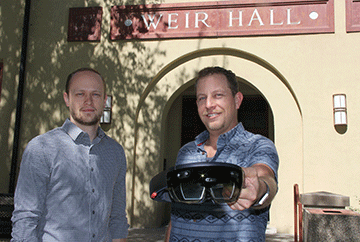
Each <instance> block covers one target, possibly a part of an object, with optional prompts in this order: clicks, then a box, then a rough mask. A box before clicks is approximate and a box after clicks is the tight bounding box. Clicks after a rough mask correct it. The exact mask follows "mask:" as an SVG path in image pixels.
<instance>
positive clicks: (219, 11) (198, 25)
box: [110, 0, 334, 40]
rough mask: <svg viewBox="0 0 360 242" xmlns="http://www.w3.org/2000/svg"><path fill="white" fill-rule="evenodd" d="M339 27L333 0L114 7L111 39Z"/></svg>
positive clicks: (330, 30)
mask: <svg viewBox="0 0 360 242" xmlns="http://www.w3.org/2000/svg"><path fill="white" fill-rule="evenodd" d="M333 32H334V0H317V1H310V0H302V1H301V0H299V1H295V0H287V1H277V0H266V1H265V0H243V1H215V2H199V3H175V4H153V5H125V6H113V7H112V8H111V33H110V38H111V40H125V39H173V38H203V37H234V36H258V35H288V34H313V33H333Z"/></svg>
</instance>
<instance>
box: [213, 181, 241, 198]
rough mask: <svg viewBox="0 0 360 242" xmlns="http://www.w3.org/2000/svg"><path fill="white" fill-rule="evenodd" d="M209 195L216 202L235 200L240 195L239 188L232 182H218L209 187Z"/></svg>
mask: <svg viewBox="0 0 360 242" xmlns="http://www.w3.org/2000/svg"><path fill="white" fill-rule="evenodd" d="M210 192H211V196H212V198H213V200H214V201H215V202H217V203H232V202H235V201H236V200H237V199H238V197H239V195H240V188H238V187H237V186H236V184H235V183H234V182H230V183H219V184H216V185H215V186H213V187H211V188H210Z"/></svg>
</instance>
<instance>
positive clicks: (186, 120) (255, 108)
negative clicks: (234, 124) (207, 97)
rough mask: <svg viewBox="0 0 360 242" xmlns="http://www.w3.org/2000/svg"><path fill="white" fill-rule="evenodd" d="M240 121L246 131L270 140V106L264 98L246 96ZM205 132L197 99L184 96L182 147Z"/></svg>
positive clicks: (240, 111)
mask: <svg viewBox="0 0 360 242" xmlns="http://www.w3.org/2000/svg"><path fill="white" fill-rule="evenodd" d="M238 120H239V122H242V123H243V125H244V127H245V129H246V130H248V131H250V132H252V133H255V134H261V135H264V136H265V137H268V138H269V105H268V103H267V102H266V100H265V99H264V98H263V97H262V96H260V95H256V96H244V100H243V102H242V104H241V106H240V109H239V112H238ZM204 130H205V126H204V124H203V123H202V122H201V120H200V118H199V115H198V113H197V108H196V97H195V96H183V98H182V125H181V146H183V145H184V144H186V143H188V142H190V141H193V140H194V139H195V137H196V136H197V135H198V134H200V133H201V132H202V131H204Z"/></svg>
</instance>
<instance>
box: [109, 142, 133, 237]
mask: <svg viewBox="0 0 360 242" xmlns="http://www.w3.org/2000/svg"><path fill="white" fill-rule="evenodd" d="M120 148H121V155H120V156H119V162H120V171H119V175H118V178H117V180H116V183H115V185H114V191H113V201H112V209H111V215H110V225H109V226H110V232H111V235H112V239H123V238H126V237H127V236H128V228H129V224H128V221H127V217H126V211H125V208H126V184H125V176H126V158H125V153H124V150H123V148H122V147H121V146H120Z"/></svg>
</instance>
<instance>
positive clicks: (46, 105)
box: [0, 0, 167, 216]
mask: <svg viewBox="0 0 360 242" xmlns="http://www.w3.org/2000/svg"><path fill="white" fill-rule="evenodd" d="M142 3H143V2H142V1H132V2H129V1H128V2H126V4H133V5H136V4H142ZM16 4H17V1H15V2H14V4H13V5H14V6H13V7H12V8H10V9H14V12H15V11H18V10H15V9H21V7H20V6H15V5H16ZM41 4H42V2H41V1H33V2H32V6H31V9H32V12H31V14H30V15H31V16H30V19H31V20H30V30H29V31H30V36H32V37H31V38H29V42H28V59H27V67H26V73H27V76H26V83H25V85H26V88H25V93H24V105H23V114H24V115H23V119H22V124H21V137H20V140H21V143H20V147H21V148H20V151H19V159H20V158H21V156H22V152H23V150H24V148H25V146H26V145H27V143H28V142H29V140H31V139H32V138H33V137H34V136H36V135H38V134H42V133H45V132H46V131H49V130H51V129H53V128H55V127H58V126H61V125H62V123H63V122H64V120H65V119H66V118H67V117H68V108H67V107H66V106H65V104H64V101H63V92H64V87H65V82H66V77H67V75H68V74H69V73H70V72H72V71H74V70H75V69H77V68H80V67H85V66H88V67H92V68H94V69H97V70H98V71H99V72H100V73H101V74H102V75H103V76H104V78H105V80H106V82H107V93H108V94H111V95H113V97H114V100H113V107H114V108H113V119H112V124H111V127H105V129H106V130H107V133H108V135H109V136H111V137H112V138H114V139H115V140H117V141H118V142H119V143H120V144H122V145H123V147H124V149H125V152H126V156H127V160H128V168H129V169H128V176H129V177H131V176H132V169H130V168H131V167H132V160H133V157H132V156H133V145H134V144H133V141H134V127H133V126H132V125H134V120H135V110H136V107H137V104H138V103H137V100H138V99H139V97H140V95H141V93H142V92H143V91H144V89H145V87H146V86H147V84H148V83H149V82H150V80H151V78H152V77H154V76H155V75H156V73H157V72H158V71H159V70H160V69H161V65H162V64H159V63H158V62H157V60H158V59H161V57H163V56H165V55H166V52H165V51H163V50H161V49H159V48H152V49H149V48H146V46H145V44H144V43H143V42H140V41H132V42H129V41H110V38H109V31H108V29H107V28H106V26H110V17H109V18H107V17H106V18H103V22H102V36H101V41H100V42H92V43H89V42H67V41H66V38H67V26H65V24H67V21H65V19H67V17H68V9H69V8H70V7H73V6H70V3H63V5H62V6H58V5H56V4H49V5H48V6H49V8H44V7H43V6H41ZM117 4H118V5H121V4H125V3H122V2H121V3H117ZM96 5H99V6H102V7H103V8H104V9H107V10H110V7H111V5H113V4H111V3H108V1H105V0H104V1H97V3H96ZM0 10H1V8H0ZM34 10H36V11H34ZM9 12H10V11H9ZM14 12H13V13H9V15H10V14H13V15H17V17H18V18H19V19H21V20H22V17H21V16H22V13H21V12H16V13H14ZM1 14H3V13H2V12H1ZM59 20H60V21H59ZM59 22H63V23H64V26H59ZM17 26H22V24H18V25H17ZM54 26H56V27H54ZM4 28H9V29H7V30H3V29H4ZM10 28H13V26H11V27H10V26H7V25H6V24H1V23H0V30H1V31H4V32H5V33H10V32H17V33H21V28H18V31H15V30H13V29H10ZM1 31H0V32H1ZM20 35H21V34H19V36H18V39H19V40H20V41H19V42H20V44H21V36H20ZM39 39H41V41H39ZM0 41H1V42H0V43H1V45H0V46H1V48H2V47H3V46H6V47H7V48H9V49H11V48H13V47H12V44H11V41H10V40H9V41H8V43H7V42H6V41H7V38H1V40H0ZM19 46H20V45H19ZM1 51H3V50H1ZM14 59H15V58H14ZM12 64H13V65H12ZM5 65H6V66H17V63H5ZM18 73H19V69H18V67H17V68H14V69H11V70H4V78H3V85H2V86H3V90H2V95H1V103H0V104H1V106H0V107H1V110H0V115H1V116H2V117H6V118H1V119H0V124H1V127H2V129H4V130H8V131H7V132H2V133H1V137H0V146H1V152H0V154H1V157H0V160H1V161H2V162H1V163H0V169H1V170H2V171H5V170H6V171H8V172H10V163H11V153H12V144H11V143H10V142H9V140H13V137H12V134H13V128H14V127H13V123H14V119H11V115H13V114H14V112H15V108H16V107H15V104H16V97H17V86H15V84H12V85H9V84H8V83H9V82H13V83H15V81H14V80H15V78H16V76H17V75H18ZM158 91H159V90H158V89H157V87H155V88H154V89H153V91H152V93H154V95H151V96H149V100H150V102H151V103H152V104H151V106H148V105H147V103H145V104H144V106H143V108H142V119H143V123H146V124H147V125H146V127H141V128H142V129H143V130H144V132H146V133H147V134H149V135H148V136H147V137H145V138H144V140H143V141H142V142H143V143H144V144H146V143H147V141H148V140H156V139H157V137H158V136H159V133H160V128H161V127H160V124H159V123H151V118H150V117H151V115H153V113H154V112H156V111H157V110H161V109H162V108H163V106H164V105H165V103H166V99H167V98H166V97H165V95H164V94H158V93H159V92H158ZM162 93H163V92H162ZM11 103H13V105H11ZM153 136H156V138H155V137H153ZM143 149H144V150H145V151H144V152H145V153H146V154H149V155H148V157H147V159H149V160H152V161H157V159H158V154H157V153H155V154H154V151H153V149H152V150H148V148H147V147H146V146H145V147H143ZM158 150H159V149H158ZM3 161H5V162H3ZM4 163H5V164H4ZM18 165H20V161H18ZM145 166H146V167H145V168H141V170H137V171H136V172H137V181H138V182H139V183H141V184H148V183H149V181H150V179H151V177H152V176H153V174H155V173H156V172H158V168H157V167H154V166H153V165H152V164H145ZM8 172H4V174H6V175H7V174H8ZM17 173H18V172H17ZM6 175H5V176H3V175H1V177H5V178H4V179H3V178H1V180H0V182H1V185H2V186H6V187H7V186H8V181H7V180H8V177H7V176H6ZM128 187H129V186H128ZM138 187H139V186H138ZM145 187H147V186H145ZM130 191H131V190H130ZM4 192H6V191H4ZM127 194H128V197H130V192H129V190H128V193H127ZM148 199H150V198H148ZM129 209H130V208H129V207H128V210H129ZM142 210H143V211H141V212H140V214H143V213H147V216H150V215H149V211H151V210H152V208H149V207H146V206H145V207H143V208H142Z"/></svg>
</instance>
